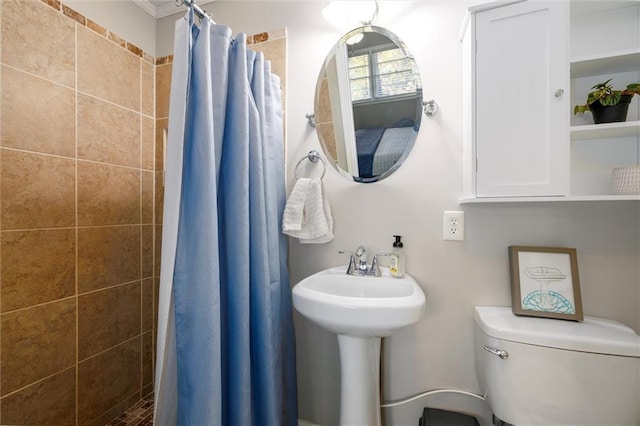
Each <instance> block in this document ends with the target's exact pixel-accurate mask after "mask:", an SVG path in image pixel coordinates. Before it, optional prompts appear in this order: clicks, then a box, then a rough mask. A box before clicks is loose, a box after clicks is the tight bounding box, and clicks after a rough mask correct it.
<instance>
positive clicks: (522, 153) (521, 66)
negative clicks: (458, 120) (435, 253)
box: [474, 1, 570, 197]
mask: <svg viewBox="0 0 640 426" xmlns="http://www.w3.org/2000/svg"><path fill="white" fill-rule="evenodd" d="M568 4H569V3H568V2H565V1H562V2H539V1H525V2H520V3H516V4H511V5H508V6H503V7H498V8H495V9H491V10H487V11H483V12H479V13H477V14H476V16H475V20H476V21H475V29H476V31H475V34H476V56H475V77H476V81H475V96H476V98H475V120H474V122H475V132H476V134H475V142H476V156H477V165H476V167H477V174H476V196H477V197H517V196H554V195H567V194H568V189H569V169H570V167H569V152H570V149H569V148H570V141H569V125H568V119H569V93H568V92H569V86H568V85H569V55H568V36H569V9H568V8H569V6H568Z"/></svg>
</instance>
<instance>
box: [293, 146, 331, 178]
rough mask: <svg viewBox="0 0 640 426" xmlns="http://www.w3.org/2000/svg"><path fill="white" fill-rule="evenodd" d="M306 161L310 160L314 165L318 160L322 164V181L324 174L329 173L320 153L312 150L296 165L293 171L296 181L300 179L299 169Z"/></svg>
mask: <svg viewBox="0 0 640 426" xmlns="http://www.w3.org/2000/svg"><path fill="white" fill-rule="evenodd" d="M304 160H309V161H311V162H312V163H317V162H318V160H320V162H321V163H322V175H321V176H320V179H322V178H323V177H324V174H325V173H326V172H327V167H326V165H325V163H324V160H323V159H322V157H321V156H320V153H319V152H318V151H316V150H315V149H312V150H311V151H309V153H308V154H307V155H306V156H304V157H302V158H301V159H300V161H298V162H297V163H296V167H295V168H294V169H293V176H294V177H295V178H296V180H298V179H300V177H299V176H298V167H299V166H300V164H302V162H303V161H304Z"/></svg>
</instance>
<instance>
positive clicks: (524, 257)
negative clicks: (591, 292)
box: [509, 246, 583, 321]
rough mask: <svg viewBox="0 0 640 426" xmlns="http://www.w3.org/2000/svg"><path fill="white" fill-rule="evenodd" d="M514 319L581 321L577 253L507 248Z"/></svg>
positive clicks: (553, 249) (548, 249)
mask: <svg viewBox="0 0 640 426" xmlns="http://www.w3.org/2000/svg"><path fill="white" fill-rule="evenodd" d="M509 263H510V275H511V304H512V311H513V313H514V314H515V315H524V316H532V317H542V318H555V319H563V320H570V321H582V320H583V315H582V298H581V294H580V279H579V276H578V257H577V253H576V249H574V248H564V247H530V246H509Z"/></svg>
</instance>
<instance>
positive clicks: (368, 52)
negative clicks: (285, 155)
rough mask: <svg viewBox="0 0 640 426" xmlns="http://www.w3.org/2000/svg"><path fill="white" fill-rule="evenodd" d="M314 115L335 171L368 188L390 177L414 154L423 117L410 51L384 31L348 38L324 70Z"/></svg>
mask: <svg viewBox="0 0 640 426" xmlns="http://www.w3.org/2000/svg"><path fill="white" fill-rule="evenodd" d="M314 113H315V121H316V130H317V133H318V137H319V139H320V143H321V145H322V148H323V150H324V153H325V155H326V157H327V158H328V159H329V162H330V163H331V164H332V165H333V166H334V167H335V168H336V170H338V171H339V172H340V173H341V174H343V175H345V176H347V177H349V178H350V179H353V180H354V181H356V182H363V183H370V182H377V181H379V180H381V179H384V178H386V177H387V176H389V175H391V174H392V173H393V172H394V171H395V170H397V169H398V167H400V165H401V164H402V162H403V161H404V159H405V158H406V157H407V156H408V155H409V153H410V152H411V148H412V147H413V145H414V143H415V141H416V138H417V135H418V130H419V129H420V121H421V117H422V85H421V82H420V75H419V73H418V68H417V66H416V63H415V60H414V59H413V56H412V55H411V53H410V51H409V50H408V49H407V47H406V46H405V45H404V43H403V42H402V41H401V40H399V39H398V38H397V37H396V36H395V35H394V34H393V33H391V32H390V31H388V30H386V29H385V28H381V27H375V26H364V27H360V28H356V29H355V30H353V31H351V32H349V33H347V34H346V35H344V36H343V37H342V38H340V40H339V41H338V43H336V45H335V46H334V47H333V48H332V50H331V51H330V52H329V54H328V55H327V58H326V60H325V62H324V65H323V67H322V70H321V71H320V74H319V77H318V82H317V85H316V94H315V105H314Z"/></svg>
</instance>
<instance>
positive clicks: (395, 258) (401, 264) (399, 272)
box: [389, 235, 407, 278]
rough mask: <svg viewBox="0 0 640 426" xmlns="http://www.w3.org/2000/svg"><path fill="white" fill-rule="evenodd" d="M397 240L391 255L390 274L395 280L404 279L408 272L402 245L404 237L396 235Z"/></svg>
mask: <svg viewBox="0 0 640 426" xmlns="http://www.w3.org/2000/svg"><path fill="white" fill-rule="evenodd" d="M393 237H394V238H395V239H396V240H395V241H394V242H393V249H392V250H391V254H390V255H389V272H391V276H393V277H395V278H402V277H403V276H404V273H405V270H406V265H407V263H406V258H405V255H404V249H403V247H404V244H402V235H394V236H393Z"/></svg>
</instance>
